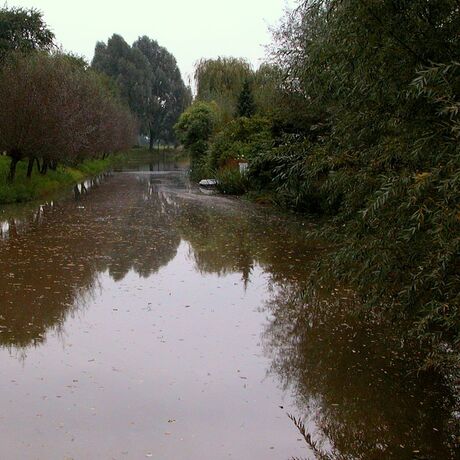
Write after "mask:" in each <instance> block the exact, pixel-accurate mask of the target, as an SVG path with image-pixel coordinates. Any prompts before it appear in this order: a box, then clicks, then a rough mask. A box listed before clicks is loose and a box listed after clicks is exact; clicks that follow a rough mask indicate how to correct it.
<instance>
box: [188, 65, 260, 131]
mask: <svg viewBox="0 0 460 460" xmlns="http://www.w3.org/2000/svg"><path fill="white" fill-rule="evenodd" d="M252 77H253V71H252V68H251V65H250V64H249V62H247V61H246V60H244V59H239V58H234V57H219V58H217V59H202V60H201V61H199V62H198V63H197V65H196V68H195V81H196V86H197V99H198V100H201V101H206V102H211V101H214V102H216V104H217V106H218V107H219V112H220V116H221V119H222V122H224V123H225V122H228V121H230V120H231V119H232V118H233V117H234V116H235V114H236V113H237V105H238V98H239V96H240V94H241V92H242V90H243V86H244V83H245V82H246V81H250V80H251V79H252Z"/></svg>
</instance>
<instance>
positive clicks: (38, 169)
mask: <svg viewBox="0 0 460 460" xmlns="http://www.w3.org/2000/svg"><path fill="white" fill-rule="evenodd" d="M35 160H36V162H37V171H38V172H40V160H39V159H38V157H35Z"/></svg>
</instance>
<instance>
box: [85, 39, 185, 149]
mask: <svg viewBox="0 0 460 460" xmlns="http://www.w3.org/2000/svg"><path fill="white" fill-rule="evenodd" d="M92 66H93V68H95V69H96V70H98V71H100V72H103V73H105V74H107V75H109V76H111V77H113V78H114V80H115V81H116V82H117V84H118V86H119V88H120V92H121V94H122V96H123V97H124V99H125V100H126V101H127V102H128V104H129V106H130V107H131V109H132V110H133V112H134V113H136V115H137V116H138V118H139V120H140V122H141V123H140V127H141V133H142V134H144V135H147V136H148V137H149V139H150V149H152V148H153V145H154V142H155V141H158V142H159V141H160V140H163V141H165V142H173V141H174V140H175V132H174V129H173V127H174V124H175V123H176V122H177V120H178V118H179V115H180V114H181V113H182V111H183V110H184V109H185V107H186V106H187V105H189V104H190V102H191V92H190V90H189V89H188V88H187V87H186V86H185V84H184V82H183V80H182V77H181V74H180V71H179V68H178V67H177V63H176V60H175V58H174V56H173V55H172V54H171V53H170V52H169V51H168V50H167V49H166V48H164V47H162V46H160V45H159V44H158V42H156V41H155V40H152V39H150V38H148V37H146V36H143V37H140V38H139V39H138V40H136V42H135V43H134V44H133V46H132V47H131V46H129V45H128V44H127V43H126V42H125V40H124V39H123V38H122V37H120V36H119V35H113V36H112V37H111V38H110V39H109V40H108V42H107V44H105V43H103V42H98V43H97V44H96V49H95V53H94V59H93V62H92Z"/></svg>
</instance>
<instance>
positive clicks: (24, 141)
mask: <svg viewBox="0 0 460 460" xmlns="http://www.w3.org/2000/svg"><path fill="white" fill-rule="evenodd" d="M0 25H1V27H0V151H1V152H6V154H7V155H8V156H9V157H11V164H10V172H9V180H10V181H12V180H13V179H14V178H15V174H16V166H17V164H18V162H19V161H20V160H28V162H29V167H28V170H27V176H28V177H30V176H31V175H32V172H33V169H34V165H35V163H36V164H37V167H38V169H39V171H40V172H41V173H42V174H46V171H47V169H48V168H52V169H55V168H56V167H57V164H58V163H59V162H66V163H76V162H78V161H81V160H83V159H86V158H95V157H100V156H105V155H106V154H109V153H112V152H116V151H119V150H123V149H126V148H127V147H130V146H132V145H133V143H134V142H135V137H136V134H137V121H136V119H135V117H134V116H133V115H132V114H131V112H130V110H129V108H128V106H127V105H125V104H124V103H123V102H122V100H121V98H120V97H119V96H118V93H117V90H116V88H115V85H114V84H113V83H111V82H110V81H109V80H108V78H107V77H103V76H101V75H99V74H98V73H96V72H95V71H93V70H91V69H90V68H88V66H87V65H86V63H85V62H84V60H83V59H81V58H78V57H75V56H72V55H68V54H64V53H62V52H60V51H57V50H56V47H55V45H54V35H53V33H52V32H51V31H50V30H49V29H48V27H47V26H46V24H45V23H44V22H43V19H42V15H41V13H40V12H38V11H37V10H34V9H30V10H26V9H22V8H11V9H8V8H7V7H3V8H2V9H0Z"/></svg>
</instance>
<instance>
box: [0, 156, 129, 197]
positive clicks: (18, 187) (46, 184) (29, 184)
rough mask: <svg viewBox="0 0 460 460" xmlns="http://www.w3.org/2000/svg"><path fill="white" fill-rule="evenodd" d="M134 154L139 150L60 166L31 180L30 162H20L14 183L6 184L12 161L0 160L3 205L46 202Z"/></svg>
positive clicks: (1, 157) (8, 159) (0, 157)
mask: <svg viewBox="0 0 460 460" xmlns="http://www.w3.org/2000/svg"><path fill="white" fill-rule="evenodd" d="M135 152H136V149H132V150H129V151H126V152H122V153H119V154H116V155H111V156H109V157H107V158H105V159H93V160H85V161H83V162H82V163H80V164H78V165H75V166H66V165H58V167H57V168H56V170H55V171H53V170H48V172H47V173H46V174H40V173H39V172H38V171H34V173H33V174H32V177H30V178H27V161H20V162H19V163H18V165H17V172H16V178H15V180H14V181H13V182H8V180H7V176H8V171H9V167H10V158H9V157H7V156H0V205H1V204H11V203H24V202H27V201H33V200H36V199H39V198H43V197H45V196H48V195H50V194H52V193H55V192H57V191H59V190H61V189H63V188H65V187H68V186H69V185H73V184H77V183H78V182H82V181H83V180H85V179H87V178H89V177H93V176H96V175H98V174H101V173H103V172H105V171H108V170H110V169H112V168H114V167H116V165H117V164H119V163H120V162H122V161H124V160H125V159H126V158H129V156H131V155H134V154H135Z"/></svg>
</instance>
